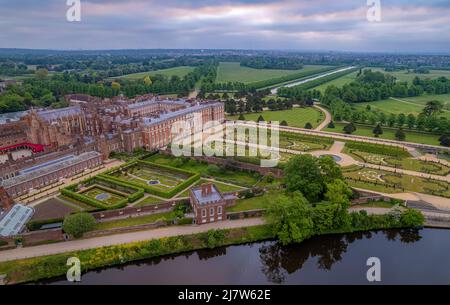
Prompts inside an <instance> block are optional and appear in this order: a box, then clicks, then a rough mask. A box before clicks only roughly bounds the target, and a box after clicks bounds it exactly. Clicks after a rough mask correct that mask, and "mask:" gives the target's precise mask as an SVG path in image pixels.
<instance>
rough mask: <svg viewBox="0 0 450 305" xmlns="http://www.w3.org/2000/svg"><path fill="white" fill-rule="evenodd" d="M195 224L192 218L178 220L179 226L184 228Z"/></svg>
mask: <svg viewBox="0 0 450 305" xmlns="http://www.w3.org/2000/svg"><path fill="white" fill-rule="evenodd" d="M192 222H193V218H192V217H184V218H181V219H179V220H178V225H180V226H183V225H190V224H192Z"/></svg>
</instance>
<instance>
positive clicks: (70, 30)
mask: <svg viewBox="0 0 450 305" xmlns="http://www.w3.org/2000/svg"><path fill="white" fill-rule="evenodd" d="M366 1H367V0H327V1H325V0H226V1H219V0H81V22H73V23H70V22H68V21H67V20H66V11H67V9H68V8H69V7H68V6H67V4H66V0H0V29H1V30H0V47H2V48H40V49H130V48H132V49H138V48H195V49H197V48H232V49H292V50H340V51H377V52H379V51H389V52H450V1H449V0H381V9H382V11H381V17H382V20H381V22H368V20H367V17H366V15H367V10H368V6H367V3H366Z"/></svg>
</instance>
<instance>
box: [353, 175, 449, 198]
mask: <svg viewBox="0 0 450 305" xmlns="http://www.w3.org/2000/svg"><path fill="white" fill-rule="evenodd" d="M344 177H347V178H351V179H349V183H350V185H351V186H353V187H359V188H363V189H368V190H374V191H379V192H384V193H403V192H408V191H409V192H418V193H424V194H430V195H435V196H441V197H450V189H449V185H448V183H446V182H443V181H436V180H431V179H425V178H420V177H413V176H408V175H399V174H394V173H391V172H387V171H382V170H376V169H368V168H366V169H362V168H359V169H357V170H355V171H351V172H344Z"/></svg>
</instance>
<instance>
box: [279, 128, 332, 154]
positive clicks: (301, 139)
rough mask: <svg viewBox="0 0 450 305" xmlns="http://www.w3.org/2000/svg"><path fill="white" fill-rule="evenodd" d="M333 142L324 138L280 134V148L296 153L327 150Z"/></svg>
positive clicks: (297, 134)
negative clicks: (295, 151)
mask: <svg viewBox="0 0 450 305" xmlns="http://www.w3.org/2000/svg"><path fill="white" fill-rule="evenodd" d="M333 142H334V140H333V139H331V138H325V137H314V136H309V135H304V134H299V133H289V132H280V148H285V149H291V150H297V151H303V152H307V151H314V150H328V149H330V147H331V145H333Z"/></svg>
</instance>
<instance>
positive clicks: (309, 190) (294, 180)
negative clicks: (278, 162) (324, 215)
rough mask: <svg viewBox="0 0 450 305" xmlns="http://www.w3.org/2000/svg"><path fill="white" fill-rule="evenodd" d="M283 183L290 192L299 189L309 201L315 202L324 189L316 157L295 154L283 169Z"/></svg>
mask: <svg viewBox="0 0 450 305" xmlns="http://www.w3.org/2000/svg"><path fill="white" fill-rule="evenodd" d="M284 183H285V184H286V188H287V190H288V191H290V192H295V191H300V192H301V193H302V194H303V195H304V196H305V197H306V198H307V199H308V200H309V201H310V202H317V201H319V199H320V196H321V194H322V192H323V190H324V187H325V185H324V181H323V178H322V173H321V170H320V168H319V166H318V164H317V158H315V157H313V156H311V155H297V156H294V157H293V158H291V159H290V160H289V161H288V162H287V163H286V166H285V169H284Z"/></svg>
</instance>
